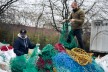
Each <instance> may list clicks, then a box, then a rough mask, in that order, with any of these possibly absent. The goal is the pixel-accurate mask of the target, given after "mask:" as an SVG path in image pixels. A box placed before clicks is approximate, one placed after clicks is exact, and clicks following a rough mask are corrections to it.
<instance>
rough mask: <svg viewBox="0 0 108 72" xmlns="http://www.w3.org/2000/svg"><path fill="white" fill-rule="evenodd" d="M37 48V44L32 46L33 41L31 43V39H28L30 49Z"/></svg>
mask: <svg viewBox="0 0 108 72" xmlns="http://www.w3.org/2000/svg"><path fill="white" fill-rule="evenodd" d="M35 46H36V45H35V44H32V43H31V41H30V39H29V38H28V47H29V48H30V49H33V48H34V47H35Z"/></svg>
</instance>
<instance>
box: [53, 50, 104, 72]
mask: <svg viewBox="0 0 108 72" xmlns="http://www.w3.org/2000/svg"><path fill="white" fill-rule="evenodd" d="M52 60H53V64H54V67H55V69H56V72H104V70H103V69H102V68H101V67H100V66H99V65H97V64H96V62H95V61H94V60H93V61H92V63H89V64H87V65H85V66H81V65H80V64H78V63H77V62H76V61H74V60H73V59H72V58H71V57H70V56H69V55H68V54H67V53H65V52H60V53H58V54H57V55H55V56H54V57H53V58H52Z"/></svg>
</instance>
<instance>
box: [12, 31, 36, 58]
mask: <svg viewBox="0 0 108 72" xmlns="http://www.w3.org/2000/svg"><path fill="white" fill-rule="evenodd" d="M26 33H27V31H26V30H25V29H21V30H20V33H19V34H18V38H17V39H16V40H15V41H14V44H13V47H14V52H15V54H16V55H17V56H21V55H24V54H27V53H28V49H29V48H30V49H33V48H34V47H35V46H36V45H35V44H32V43H31V42H30V40H29V38H28V37H27V35H26Z"/></svg>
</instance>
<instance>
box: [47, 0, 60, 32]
mask: <svg viewBox="0 0 108 72" xmlns="http://www.w3.org/2000/svg"><path fill="white" fill-rule="evenodd" d="M49 2H50V8H51V12H52V18H53V23H54V26H53V27H54V28H55V29H56V31H58V32H60V31H59V30H58V28H57V25H56V22H55V18H54V12H53V8H52V4H51V0H49Z"/></svg>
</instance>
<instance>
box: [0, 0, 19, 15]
mask: <svg viewBox="0 0 108 72" xmlns="http://www.w3.org/2000/svg"><path fill="white" fill-rule="evenodd" d="M17 1H18V0H15V1H13V0H10V1H8V2H7V3H6V4H4V5H1V6H0V15H1V14H2V13H3V12H5V11H6V9H8V8H9V7H10V5H11V4H12V3H14V2H17Z"/></svg>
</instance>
